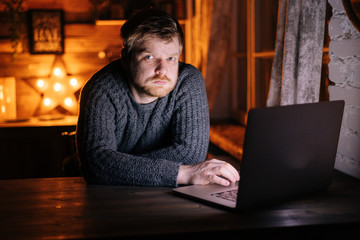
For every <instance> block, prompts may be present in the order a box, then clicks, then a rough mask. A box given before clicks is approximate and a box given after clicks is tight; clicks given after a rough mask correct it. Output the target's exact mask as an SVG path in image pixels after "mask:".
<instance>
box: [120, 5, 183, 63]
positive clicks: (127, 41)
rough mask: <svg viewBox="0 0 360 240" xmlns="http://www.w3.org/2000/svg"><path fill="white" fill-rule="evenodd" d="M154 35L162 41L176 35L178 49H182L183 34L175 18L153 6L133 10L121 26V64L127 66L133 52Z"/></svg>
mask: <svg viewBox="0 0 360 240" xmlns="http://www.w3.org/2000/svg"><path fill="white" fill-rule="evenodd" d="M154 37H155V38H159V39H161V40H164V41H171V40H172V39H173V38H174V37H178V39H179V45H180V50H182V47H183V42H184V34H183V31H182V29H181V27H180V24H179V22H178V21H177V20H176V19H175V18H173V17H172V16H171V15H169V14H168V13H166V12H163V11H161V10H158V9H154V8H150V9H146V10H141V11H139V12H135V13H134V14H133V15H132V16H131V17H130V18H129V19H128V20H127V21H126V23H125V24H124V25H123V26H122V28H121V38H122V42H123V47H124V48H123V49H122V51H121V59H122V62H123V64H124V65H125V66H126V67H129V62H130V60H131V58H132V56H133V54H134V53H136V52H139V51H141V50H142V46H143V44H144V42H145V41H146V40H147V39H149V38H154Z"/></svg>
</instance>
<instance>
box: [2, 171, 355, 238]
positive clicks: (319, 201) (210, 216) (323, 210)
mask: <svg viewBox="0 0 360 240" xmlns="http://www.w3.org/2000/svg"><path fill="white" fill-rule="evenodd" d="M359 227H360V181H359V180H357V179H354V178H351V177H349V176H346V175H344V174H342V173H340V172H337V171H335V172H334V177H333V184H332V186H331V188H330V189H329V190H328V191H325V192H321V193H317V194H314V195H311V196H305V197H303V198H301V199H297V200H294V201H289V202H285V203H282V204H279V205H276V206H272V207H270V208H264V209H259V210H257V211H248V212H239V213H235V212H228V211H224V210H221V209H217V208H213V207H209V206H207V205H203V204H201V203H198V202H193V201H191V200H188V199H184V198H181V197H179V196H176V195H174V194H173V193H172V191H171V189H170V188H164V187H156V188H151V187H126V186H100V185H88V184H86V183H85V182H84V180H83V179H82V178H80V177H75V178H40V179H16V180H0V239H84V238H86V239H89V238H95V239H100V238H101V239H104V238H126V239H133V238H136V239H142V238H144V239H195V238H197V239H198V237H204V236H205V235H207V234H210V236H212V237H215V236H218V237H223V236H224V235H234V234H240V235H239V236H240V237H238V239H241V238H242V237H249V236H251V237H258V236H261V235H263V234H266V237H279V238H282V237H283V238H289V237H290V238H291V239H297V238H300V237H307V239H309V238H310V239H311V238H318V239H319V238H321V239H324V237H326V236H331V237H336V235H338V236H339V237H342V238H341V239H345V238H343V237H345V236H346V235H349V236H351V234H354V233H355V235H354V236H356V234H357V235H358V234H359V232H358V231H359V230H358V229H359ZM202 239H203V238H202ZM242 239H243V238H242Z"/></svg>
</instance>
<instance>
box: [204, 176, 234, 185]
mask: <svg viewBox="0 0 360 240" xmlns="http://www.w3.org/2000/svg"><path fill="white" fill-rule="evenodd" d="M209 182H210V183H216V184H219V185H222V186H229V185H230V183H231V182H230V181H229V180H227V179H225V178H222V177H219V176H217V175H209Z"/></svg>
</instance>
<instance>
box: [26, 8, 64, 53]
mask: <svg viewBox="0 0 360 240" xmlns="http://www.w3.org/2000/svg"><path fill="white" fill-rule="evenodd" d="M28 22H29V45H30V46H29V50H30V53H31V54H63V53H64V38H65V36H64V12H63V10H44V9H32V10H29V11H28Z"/></svg>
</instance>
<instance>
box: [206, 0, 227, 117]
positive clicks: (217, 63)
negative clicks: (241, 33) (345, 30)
mask: <svg viewBox="0 0 360 240" xmlns="http://www.w3.org/2000/svg"><path fill="white" fill-rule="evenodd" d="M230 14H231V0H214V4H213V13H212V21H211V29H210V36H209V51H208V54H207V63H206V69H205V71H204V72H205V84H206V91H207V96H208V102H209V109H210V111H211V110H212V109H213V107H214V105H215V101H216V98H217V96H218V92H219V89H220V85H221V82H222V80H223V79H224V73H225V69H226V67H227V66H226V64H227V63H228V59H229V58H228V53H229V45H230V37H231V33H230V26H231V24H230V21H231V19H230V18H231V15H230Z"/></svg>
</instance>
